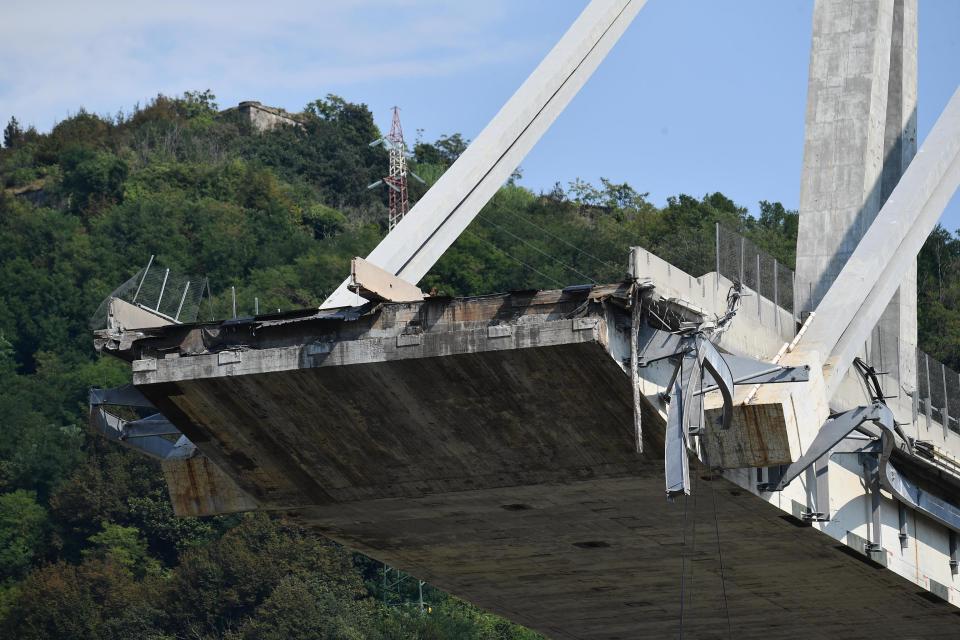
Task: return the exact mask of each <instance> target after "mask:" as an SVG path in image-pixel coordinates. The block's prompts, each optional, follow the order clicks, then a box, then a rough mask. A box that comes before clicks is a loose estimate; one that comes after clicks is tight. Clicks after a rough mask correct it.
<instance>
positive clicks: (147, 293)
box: [90, 256, 207, 330]
mask: <svg viewBox="0 0 960 640" xmlns="http://www.w3.org/2000/svg"><path fill="white" fill-rule="evenodd" d="M153 258H154V257H153V256H150V261H149V262H148V263H147V266H146V267H144V268H143V269H141V270H140V271H138V272H137V274H136V275H135V276H133V277H132V278H130V279H129V280H127V281H126V282H124V283H123V284H121V285H120V286H119V287H117V288H116V289H114V290H113V291H112V292H111V293H110V295H109V296H107V297H106V298H104V299H103V302H101V303H100V306H99V307H97V310H96V312H95V313H94V314H93V317H91V318H90V328H91V329H93V330H98V329H104V328H106V326H107V315H108V313H109V308H110V301H111V300H112V299H114V298H119V299H120V300H124V301H125V302H129V303H130V304H134V305H137V306H140V307H143V308H144V309H149V310H150V311H152V312H153V313H157V314H159V315H161V316H164V317H165V318H167V319H169V320H172V321H173V322H193V321H195V320H196V319H197V314H198V312H199V310H200V302H201V300H202V299H203V294H204V290H205V289H207V279H206V278H198V277H192V276H182V275H179V274H176V273H173V272H171V271H170V269H167V268H164V267H161V266H159V265H157V264H155V263H154V261H153Z"/></svg>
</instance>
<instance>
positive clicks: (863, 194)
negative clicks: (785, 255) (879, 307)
mask: <svg viewBox="0 0 960 640" xmlns="http://www.w3.org/2000/svg"><path fill="white" fill-rule="evenodd" d="M916 107H917V0H817V2H816V5H815V8H814V16H813V44H812V47H811V52H810V77H809V83H808V89H807V113H806V138H805V142H804V154H803V176H802V182H801V188H800V225H799V235H798V238H797V285H796V295H797V302H796V303H797V308H798V309H800V310H802V311H811V310H814V309H815V308H816V306H817V305H818V304H819V302H820V300H821V299H822V298H823V296H824V294H825V293H826V292H827V289H828V288H829V287H830V285H831V284H832V283H833V281H834V279H835V278H836V276H837V274H838V273H839V272H840V270H841V269H842V268H843V265H844V264H845V263H846V261H847V258H849V256H850V254H851V253H852V252H853V250H854V249H855V248H856V246H857V243H858V242H859V241H860V238H861V237H862V236H863V234H864V233H865V232H866V230H867V228H868V227H869V226H870V223H871V222H873V220H874V218H875V217H876V215H877V213H878V212H879V211H880V207H881V206H882V205H883V203H884V202H885V201H886V199H887V196H889V195H890V192H891V191H893V188H894V187H895V186H896V184H897V182H898V181H899V179H900V176H901V175H902V174H903V172H904V170H905V169H906V167H907V165H908V164H909V163H910V161H911V160H912V159H913V156H914V155H915V154H916V149H917V134H916ZM916 282H917V277H916V266H914V267H913V268H912V269H911V270H910V272H909V273H908V275H907V276H906V277H905V278H904V280H903V282H902V283H901V286H900V289H899V290H898V292H897V294H896V295H895V296H894V297H893V299H892V300H891V302H890V305H889V306H888V308H887V310H886V311H885V312H884V315H883V318H882V319H881V321H880V323H879V324H878V326H879V327H880V333H879V336H878V337H879V339H878V340H875V341H874V343H873V345H871V350H873V349H879V350H880V351H881V352H882V353H883V354H885V356H884V360H885V362H887V363H890V362H892V361H893V358H891V355H892V354H899V355H898V357H897V358H896V362H897V366H898V369H899V378H900V381H901V383H902V384H904V385H906V386H908V387H910V386H915V380H916V371H915V369H916V362H915V361H916V357H915V353H914V351H913V347H912V345H915V344H916V342H917V284H916ZM887 391H888V393H896V390H894V389H888V390H887Z"/></svg>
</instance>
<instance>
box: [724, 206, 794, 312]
mask: <svg viewBox="0 0 960 640" xmlns="http://www.w3.org/2000/svg"><path fill="white" fill-rule="evenodd" d="M715 254H716V270H717V273H719V274H720V275H722V276H724V277H726V278H728V279H730V280H733V281H737V282H740V283H741V284H742V285H743V286H745V287H747V288H749V289H751V290H753V291H755V292H757V293H759V294H760V295H761V296H762V297H764V298H766V299H767V300H770V301H771V302H773V304H774V305H775V306H777V307H780V308H782V309H786V310H787V311H789V312H791V313H793V312H794V302H793V289H794V286H793V285H794V274H793V270H792V269H790V268H789V267H787V266H785V265H784V264H783V263H782V262H780V261H778V260H777V259H776V258H774V257H773V256H771V255H770V254H768V253H766V252H764V251H762V250H761V249H760V248H759V247H757V245H755V244H754V243H753V242H751V241H750V240H747V239H746V238H744V237H743V236H742V235H740V234H738V233H735V232H733V231H730V230H728V229H724V228H723V227H721V226H720V225H719V224H718V225H717V230H716V248H715Z"/></svg>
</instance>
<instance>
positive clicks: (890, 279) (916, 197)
mask: <svg viewBox="0 0 960 640" xmlns="http://www.w3.org/2000/svg"><path fill="white" fill-rule="evenodd" d="M958 186H960V88H958V89H957V91H956V92H955V93H954V94H953V97H952V98H951V99H950V102H948V103H947V107H946V108H945V109H944V110H943V113H942V114H940V117H939V118H938V119H937V122H936V123H935V124H934V126H933V129H931V130H930V135H928V136H927V139H926V140H924V142H923V146H921V147H920V151H919V153H917V157H916V159H914V161H913V162H912V163H911V164H910V166H909V167H908V168H907V170H906V172H904V174H903V176H902V177H901V179H900V181H899V182H898V183H897V186H896V187H895V188H894V190H893V193H891V194H890V197H889V199H888V200H887V202H886V203H885V204H884V206H883V209H881V210H880V213H879V214H878V215H877V218H876V220H874V222H873V224H872V225H871V226H870V228H869V229H868V230H867V233H866V234H865V235H864V236H863V239H862V240H861V241H860V243H859V245H857V248H856V250H855V251H854V252H853V254H852V255H851V256H850V258H849V260H848V261H847V263H846V264H845V265H844V267H843V269H842V271H841V272H840V274H839V276H838V277H837V279H836V281H835V282H834V283H833V284H832V285H831V287H830V290H829V291H827V294H826V295H825V296H824V297H823V301H822V302H821V303H820V306H819V307H818V308H817V315H816V317H814V319H813V321H812V322H811V323H810V327H809V329H808V330H807V332H806V333H805V334H804V336H803V337H802V338H801V339H800V341H799V344H798V350H797V352H798V353H802V352H806V351H815V352H817V353H818V354H820V356H821V357H822V358H823V359H825V361H826V362H825V367H824V378H825V379H826V383H827V384H826V389H827V398H830V397H831V396H832V394H833V393H834V392H835V391H836V390H837V388H838V386H839V385H840V381H841V380H842V378H843V375H844V374H845V373H846V371H847V370H848V368H849V367H850V363H851V362H852V361H853V358H854V356H856V355H857V353H858V352H859V351H860V350H861V349H862V345H863V343H864V341H865V340H866V339H867V338H868V336H869V335H870V331H871V329H872V327H873V326H874V325H875V324H876V323H877V322H878V321H879V320H880V317H881V315H882V314H883V313H886V311H885V309H887V310H889V307H888V302H889V301H890V300H891V298H892V297H893V296H894V294H895V292H896V289H897V285H898V283H899V282H901V281H902V280H903V277H904V275H905V274H906V273H907V272H908V271H909V270H910V269H915V268H916V259H917V253H918V252H919V251H920V249H921V248H922V247H923V243H924V242H925V241H926V239H927V236H929V235H930V232H931V231H933V229H934V227H935V226H936V224H937V221H939V220H940V216H941V215H943V211H944V209H945V208H946V206H947V204H949V202H950V199H951V198H952V197H953V195H954V193H956V191H957V188H958Z"/></svg>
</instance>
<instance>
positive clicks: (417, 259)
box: [322, 0, 646, 308]
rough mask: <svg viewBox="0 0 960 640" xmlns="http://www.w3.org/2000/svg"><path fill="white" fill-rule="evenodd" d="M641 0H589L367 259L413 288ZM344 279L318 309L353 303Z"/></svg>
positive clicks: (609, 46) (605, 49)
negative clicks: (535, 65) (475, 135)
mask: <svg viewBox="0 0 960 640" xmlns="http://www.w3.org/2000/svg"><path fill="white" fill-rule="evenodd" d="M645 2H646V0H592V1H591V2H590V4H589V5H587V8H586V9H584V10H583V13H581V14H580V16H579V17H578V18H577V20H576V21H575V22H574V23H573V25H572V26H571V27H570V29H569V30H568V31H567V32H566V33H565V34H564V36H563V37H562V38H561V39H560V41H559V42H558V43H557V45H556V46H555V47H554V48H553V49H552V50H551V51H550V53H548V54H547V56H546V58H544V59H543V61H542V62H541V63H540V65H539V66H538V67H537V68H536V69H535V70H534V71H533V73H531V74H530V77H528V78H527V79H526V81H525V82H524V83H523V84H522V85H521V86H520V88H519V89H517V92H516V93H514V94H513V97H511V98H510V100H508V101H507V103H506V104H505V105H503V108H501V109H500V111H499V112H498V113H497V115H496V116H494V118H493V120H491V121H490V123H489V124H488V125H487V126H486V127H485V128H484V130H483V131H482V132H480V135H478V136H477V137H476V139H475V140H474V141H473V143H471V144H470V146H469V147H468V148H467V150H466V151H464V153H463V155H461V156H460V158H458V159H457V161H456V162H455V163H454V164H453V166H451V167H450V168H449V169H448V170H447V172H446V173H444V174H443V176H441V177H440V179H439V180H438V181H437V183H436V184H435V185H433V187H432V188H431V189H430V190H429V191H428V192H427V193H426V195H424V196H423V198H421V199H420V201H419V202H418V203H417V204H416V205H415V206H414V207H413V208H412V209H411V210H410V212H409V213H408V214H407V215H406V216H404V218H403V219H402V220H401V221H400V222H399V223H398V224H397V226H396V227H395V228H394V229H393V230H392V231H391V232H390V233H389V234H387V237H386V238H384V239H383V240H382V241H381V242H380V244H379V245H377V247H376V248H375V249H374V250H373V252H371V253H370V255H369V256H367V261H368V262H370V263H372V264H374V265H376V266H378V267H380V268H381V269H383V270H384V271H387V272H389V273H391V274H393V275H395V276H397V277H399V278H402V279H404V280H406V281H407V282H410V283H412V284H416V283H417V282H419V281H420V279H421V278H423V276H425V275H426V274H427V272H428V271H429V270H430V269H431V268H432V267H433V265H434V264H436V262H437V260H439V259H440V256H442V255H443V253H444V252H445V251H446V250H447V248H449V247H450V245H451V244H453V243H454V241H455V240H456V239H457V238H458V237H459V236H460V234H461V233H463V231H464V229H466V228H467V225H469V224H470V222H471V221H472V220H473V218H474V217H475V216H476V215H477V213H478V212H479V211H480V209H481V208H483V206H484V205H485V204H487V202H489V201H490V198H492V197H493V194H495V193H496V191H497V189H499V188H500V187H501V186H502V185H503V183H504V182H506V180H507V178H509V177H510V174H511V173H513V171H514V169H516V168H517V166H519V164H520V162H521V161H522V160H523V158H524V157H525V156H526V155H527V153H528V152H529V151H530V149H532V148H533V145H535V144H536V142H537V141H538V140H539V139H540V137H541V136H542V135H543V134H544V133H545V132H546V131H547V129H548V128H549V127H550V125H551V124H553V121H554V120H556V118H557V116H559V115H560V113H561V112H562V111H563V109H564V108H565V107H566V106H567V104H569V102H570V100H572V99H573V96H575V95H576V94H577V92H578V91H579V90H580V88H581V87H582V86H583V85H584V83H586V81H587V80H588V79H589V78H590V76H591V75H592V74H593V72H594V70H595V69H596V68H597V66H599V64H600V63H601V62H602V61H603V59H604V58H605V57H606V55H607V53H609V52H610V49H612V48H613V45H614V44H616V42H617V40H619V39H620V36H621V35H623V32H624V31H625V30H626V28H627V27H628V26H629V25H630V23H631V22H632V21H633V18H634V17H636V15H637V13H639V11H640V9H641V8H643V5H644V4H645ZM347 284H348V281H344V283H343V284H342V285H340V287H339V288H338V289H337V290H336V291H335V292H334V293H333V294H332V295H331V296H330V297H329V298H327V300H326V301H325V302H324V303H323V305H322V307H323V308H333V307H343V306H352V305H356V304H358V302H360V300H359V299H358V296H357V295H356V294H355V293H351V292H350V291H349V290H348V289H347Z"/></svg>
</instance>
